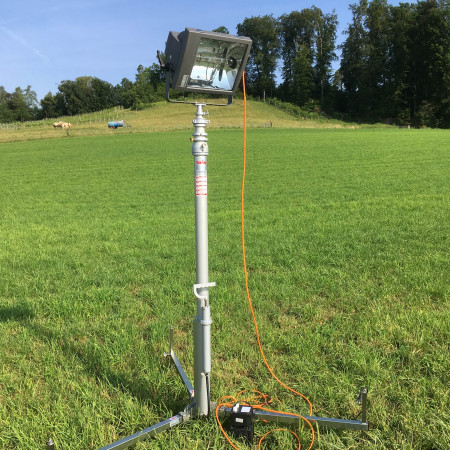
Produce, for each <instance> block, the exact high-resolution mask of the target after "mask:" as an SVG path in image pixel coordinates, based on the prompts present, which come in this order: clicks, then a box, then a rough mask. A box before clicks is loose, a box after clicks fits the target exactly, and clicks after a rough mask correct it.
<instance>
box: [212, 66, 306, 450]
mask: <svg viewBox="0 0 450 450" xmlns="http://www.w3.org/2000/svg"><path fill="white" fill-rule="evenodd" d="M242 85H243V92H244V162H243V173H242V189H241V231H242V258H243V264H244V276H245V290H246V292H247V300H248V304H249V306H250V311H251V313H252V317H253V323H254V325H255V332H256V339H257V341H258V347H259V352H260V353H261V356H262V359H263V361H264V364H265V365H266V367H267V370H268V371H269V372H270V374H271V375H272V377H273V378H275V380H277V381H278V383H279V384H281V386H283V387H284V388H286V389H288V390H289V391H291V392H292V393H293V394H295V395H298V396H299V397H302V398H303V399H304V400H306V402H307V403H308V405H309V415H310V416H312V410H313V408H312V404H311V402H310V401H309V399H308V398H306V397H305V396H304V395H303V394H301V393H300V392H297V391H296V390H295V389H292V388H291V387H289V386H287V385H286V384H285V383H283V382H282V381H281V380H280V379H279V378H278V377H277V376H276V375H275V373H274V372H273V370H272V368H271V367H270V366H269V363H268V362H267V359H266V356H265V354H264V350H263V348H262V345H261V340H260V337H259V331H258V323H257V322H256V316H255V311H254V309H253V303H252V300H251V298H250V291H249V288H248V273H247V262H246V259H245V239H244V192H245V170H246V167H245V164H246V159H247V96H246V92H245V72H244V73H243V74H242ZM244 392H245V391H241V392H239V393H238V394H237V396H236V397H237V398H235V397H232V396H229V395H226V396H224V397H221V398H220V399H219V401H218V404H217V408H216V419H217V423H218V424H219V427H220V429H221V431H222V433H223V435H224V436H225V438H226V439H227V441H228V443H229V444H230V445H231V446H232V447H233V448H234V449H236V450H239V449H238V447H237V446H236V445H235V444H234V443H233V442H232V440H231V439H230V437H229V436H228V435H227V433H226V432H225V430H224V429H223V426H222V424H221V422H220V420H219V409H220V407H221V406H226V407H231V406H233V404H235V403H237V402H238V401H240V402H241V403H243V404H247V405H250V406H252V407H253V408H254V409H260V410H263V411H268V412H281V411H274V410H272V409H268V408H265V407H264V406H268V405H269V404H270V398H269V396H267V395H264V394H262V393H261V392H259V391H253V392H255V393H256V394H257V396H256V397H253V398H250V399H244V400H239V397H240V395H241V394H243V393H244ZM225 399H229V400H232V402H223V400H225ZM257 399H260V400H262V402H261V401H260V402H259V403H256V404H255V403H252V402H253V401H255V400H257ZM283 414H288V415H292V416H295V417H300V418H302V419H303V420H304V421H305V422H306V423H307V424H308V426H309V428H310V429H311V443H310V445H309V447H308V450H310V449H311V448H312V446H313V444H314V439H315V433H314V428H313V426H312V424H311V422H310V421H309V420H308V419H306V418H305V417H303V416H301V415H299V414H293V413H287V412H284V411H283ZM275 431H288V432H289V433H291V434H292V435H293V436H294V437H295V438H296V439H297V442H298V449H299V450H300V449H301V444H300V438H299V437H298V436H297V434H296V433H294V432H293V431H291V430H288V429H286V428H276V429H274V430H270V431H268V432H267V433H266V434H264V435H263V436H262V437H261V439H260V440H259V442H258V449H260V448H261V443H262V441H263V440H264V439H265V438H266V436H268V435H269V434H270V433H273V432H275Z"/></svg>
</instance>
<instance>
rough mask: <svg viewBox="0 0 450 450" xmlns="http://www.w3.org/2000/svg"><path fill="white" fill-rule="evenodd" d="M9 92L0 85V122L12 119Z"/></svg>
mask: <svg viewBox="0 0 450 450" xmlns="http://www.w3.org/2000/svg"><path fill="white" fill-rule="evenodd" d="M10 104H11V94H10V93H9V92H7V91H6V90H5V88H4V87H3V86H0V122H3V123H8V122H13V121H14V116H13V112H12V111H11V108H10Z"/></svg>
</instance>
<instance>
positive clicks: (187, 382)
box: [164, 327, 194, 399]
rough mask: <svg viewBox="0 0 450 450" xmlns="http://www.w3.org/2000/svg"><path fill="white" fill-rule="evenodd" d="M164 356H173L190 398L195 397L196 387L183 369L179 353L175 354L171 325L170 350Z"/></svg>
mask: <svg viewBox="0 0 450 450" xmlns="http://www.w3.org/2000/svg"><path fill="white" fill-rule="evenodd" d="M164 356H165V357H167V356H170V357H171V358H172V361H173V362H174V364H175V367H176V368H177V370H178V374H179V375H180V377H181V379H182V380H183V383H184V385H185V386H186V389H187V391H188V395H189V398H190V399H193V398H194V387H193V386H192V383H191V382H190V380H189V378H188V376H187V375H186V372H185V371H184V369H183V366H182V365H181V363H180V361H179V359H178V358H177V355H176V354H175V352H174V350H173V327H170V352H169V353H164Z"/></svg>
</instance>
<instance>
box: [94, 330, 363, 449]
mask: <svg viewBox="0 0 450 450" xmlns="http://www.w3.org/2000/svg"><path fill="white" fill-rule="evenodd" d="M164 356H165V357H168V356H170V357H171V358H172V361H173V363H174V364H175V367H176V368H177V371H178V374H179V376H180V378H181V379H182V381H183V383H184V385H185V387H186V390H187V392H188V395H189V398H190V399H191V403H190V404H189V405H188V406H186V408H185V409H184V411H181V412H179V413H178V414H176V415H175V416H173V417H170V418H169V419H166V420H163V421H162V422H159V423H157V424H156V425H152V426H151V427H148V428H146V429H145V430H142V431H138V432H137V433H134V434H132V435H130V436H127V437H126V438H123V439H121V440H120V441H116V442H113V443H112V444H109V445H107V446H106V447H102V448H101V449H99V450H111V449H115V450H119V449H124V448H128V447H130V446H131V445H134V444H137V443H138V442H141V441H144V440H146V439H149V438H151V437H153V436H155V435H156V434H158V433H161V432H162V431H165V430H169V429H170V428H172V427H174V426H177V425H180V424H182V423H184V422H187V421H188V420H191V419H195V418H198V417H199V414H198V408H197V405H196V404H195V402H194V401H193V399H194V387H193V386H192V383H191V382H190V380H189V378H188V376H187V374H186V372H185V371H184V369H183V366H182V364H181V363H180V361H179V359H178V358H177V355H176V354H175V352H174V349H173V327H170V351H169V352H168V353H164ZM358 402H359V403H361V420H345V419H333V418H329V417H316V416H302V417H304V418H305V419H307V420H308V421H309V422H311V424H313V425H314V424H316V425H317V426H319V427H323V428H334V429H348V430H357V431H362V432H363V433H364V432H366V431H368V429H369V423H368V422H367V389H366V388H363V389H362V390H361V393H360V395H359V397H358ZM215 407H216V405H214V404H211V407H210V410H214V409H215ZM218 413H219V416H220V417H223V418H226V417H228V416H230V414H231V408H227V407H224V406H222V407H221V408H220V409H219V412H218ZM253 418H254V419H256V420H264V421H267V422H277V423H285V424H291V425H295V426H298V425H299V424H300V421H301V420H302V419H301V417H297V416H292V415H289V414H284V413H277V412H268V411H262V410H257V409H255V410H253Z"/></svg>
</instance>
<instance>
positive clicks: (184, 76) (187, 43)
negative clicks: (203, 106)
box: [164, 28, 252, 96]
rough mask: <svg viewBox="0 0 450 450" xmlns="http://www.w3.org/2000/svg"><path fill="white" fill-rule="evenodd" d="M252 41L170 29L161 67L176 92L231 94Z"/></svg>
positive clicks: (239, 76)
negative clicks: (166, 73)
mask: <svg viewBox="0 0 450 450" xmlns="http://www.w3.org/2000/svg"><path fill="white" fill-rule="evenodd" d="M251 45H252V40H251V39H250V38H248V37H242V36H233V35H230V34H225V33H216V32H214V31H202V30H197V29H195V28H186V29H185V31H182V32H179V33H178V32H175V31H171V32H170V33H169V37H168V38H167V42H166V50H165V56H166V61H165V66H164V67H165V69H166V70H167V71H168V72H169V74H168V76H169V77H171V82H170V86H171V87H172V89H174V90H176V91H187V92H201V93H204V94H224V95H228V96H230V95H231V96H232V95H234V93H235V92H236V89H237V88H238V85H239V82H240V81H241V78H242V72H243V71H244V69H245V65H246V64H247V60H248V57H249V54H250V47H251Z"/></svg>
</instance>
